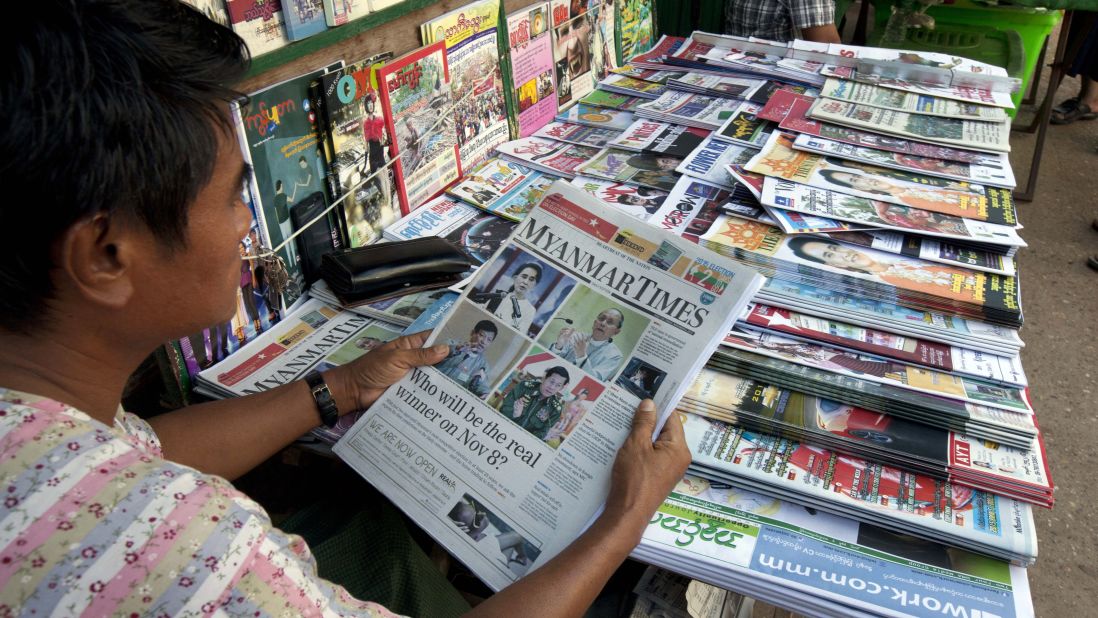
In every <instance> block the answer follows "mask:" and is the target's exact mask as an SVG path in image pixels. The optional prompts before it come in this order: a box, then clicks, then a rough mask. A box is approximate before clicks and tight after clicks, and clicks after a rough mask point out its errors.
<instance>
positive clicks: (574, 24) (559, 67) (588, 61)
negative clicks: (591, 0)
mask: <svg viewBox="0 0 1098 618" xmlns="http://www.w3.org/2000/svg"><path fill="white" fill-rule="evenodd" d="M549 6H550V12H551V17H552V21H553V26H552V31H553V63H554V66H555V67H556V81H557V109H558V110H559V111H563V110H564V109H566V108H567V107H569V106H571V105H573V104H574V103H575V102H576V101H578V100H580V99H582V98H583V97H584V96H585V95H586V94H587V93H589V92H591V91H592V90H594V89H595V82H596V81H597V78H596V75H597V73H596V72H595V71H596V68H597V67H596V66H595V54H596V40H595V39H596V30H597V28H598V26H597V24H596V23H595V19H596V17H597V16H596V15H594V14H589V12H588V9H587V3H586V2H584V1H583V0H551V1H550V3H549ZM595 12H596V13H597V11H595Z"/></svg>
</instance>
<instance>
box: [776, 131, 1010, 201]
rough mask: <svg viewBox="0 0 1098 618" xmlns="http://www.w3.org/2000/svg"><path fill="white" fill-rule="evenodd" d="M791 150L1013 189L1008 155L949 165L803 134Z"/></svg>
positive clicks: (919, 157)
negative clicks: (994, 158) (993, 160)
mask: <svg viewBox="0 0 1098 618" xmlns="http://www.w3.org/2000/svg"><path fill="white" fill-rule="evenodd" d="M793 148H795V149H797V150H805V151H808V152H814V153H816V154H820V155H830V156H833V157H838V158H840V159H847V160H849V161H858V162H860V163H867V164H870V165H879V166H881V167H887V168H890V169H894V170H901V171H905V172H910V173H912V174H926V175H927V176H935V177H938V178H948V179H951V180H961V181H965V182H973V183H977V184H983V185H988V186H992V187H1003V188H1006V189H1013V188H1014V187H1015V186H1016V183H1015V180H1014V171H1013V169H1012V168H1011V165H1010V160H1009V159H1008V158H1007V155H1005V154H1003V155H1000V157H1001V158H1000V160H999V161H996V162H995V163H991V162H990V161H988V162H983V163H963V162H961V161H949V160H947V159H935V158H933V157H921V156H919V155H913V154H905V153H901V152H889V151H888V150H883V149H879V148H869V147H867V146H855V145H853V144H844V143H842V142H839V141H836V140H830V139H826V138H823V137H815V136H813V135H808V134H806V133H801V134H799V135H797V139H796V140H794V141H793Z"/></svg>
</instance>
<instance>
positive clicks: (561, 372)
mask: <svg viewBox="0 0 1098 618" xmlns="http://www.w3.org/2000/svg"><path fill="white" fill-rule="evenodd" d="M570 379H571V376H569V375H568V370H567V369H565V368H564V367H562V366H560V365H556V366H554V367H550V368H549V369H547V370H546V371H545V375H544V376H542V377H541V378H531V379H527V380H522V381H520V382H518V383H517V384H515V385H514V386H513V387H512V388H511V389H510V390H509V391H507V393H506V394H505V395H504V396H503V402H502V404H501V405H500V408H499V411H500V414H503V415H504V416H505V417H507V418H509V419H511V420H512V421H514V422H515V423H517V424H518V425H519V426H520V427H522V428H523V429H525V430H526V431H529V432H530V433H532V434H534V435H535V436H537V437H538V439H540V440H544V439H545V438H546V435H547V434H548V433H549V430H550V429H552V427H553V425H556V424H557V421H559V420H560V417H561V414H563V413H564V403H565V402H564V397H563V396H562V395H561V391H562V390H564V387H566V386H568V382H569V380H570Z"/></svg>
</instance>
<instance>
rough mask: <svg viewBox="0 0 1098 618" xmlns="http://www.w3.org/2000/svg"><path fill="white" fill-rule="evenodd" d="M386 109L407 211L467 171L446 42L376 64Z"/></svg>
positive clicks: (397, 172) (375, 70)
mask: <svg viewBox="0 0 1098 618" xmlns="http://www.w3.org/2000/svg"><path fill="white" fill-rule="evenodd" d="M374 74H375V76H376V82H377V84H378V85H379V86H382V87H381V88H380V93H381V109H382V113H383V114H384V116H385V122H386V123H387V128H388V130H389V135H390V145H389V154H390V156H393V157H397V161H396V163H395V164H394V167H395V168H396V179H397V188H398V189H399V190H400V204H401V212H403V213H404V214H407V213H409V212H411V211H412V210H415V209H416V208H418V207H419V206H420V204H422V203H424V202H426V201H427V200H428V199H430V198H431V197H433V196H435V195H437V194H438V193H440V192H441V191H442V190H443V189H445V188H446V187H448V186H449V185H450V184H452V183H453V182H454V181H455V180H457V179H458V178H459V177H461V161H460V159H459V157H458V146H457V139H456V138H457V132H456V130H455V128H454V115H453V114H451V113H448V112H449V108H450V105H451V98H450V97H451V95H450V70H449V65H448V64H447V61H446V43H445V42H444V41H438V42H436V43H432V44H431V45H427V46H425V47H423V48H420V49H417V50H416V51H413V52H411V53H408V54H405V55H404V56H401V57H400V58H397V59H396V60H394V61H392V62H390V63H388V64H385V65H382V66H380V67H375V68H374Z"/></svg>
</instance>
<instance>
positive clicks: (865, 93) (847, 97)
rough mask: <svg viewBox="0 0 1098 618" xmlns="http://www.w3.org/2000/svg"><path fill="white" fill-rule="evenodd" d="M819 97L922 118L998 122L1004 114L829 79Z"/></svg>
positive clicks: (984, 107) (975, 105) (970, 105)
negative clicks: (919, 115) (924, 116)
mask: <svg viewBox="0 0 1098 618" xmlns="http://www.w3.org/2000/svg"><path fill="white" fill-rule="evenodd" d="M820 96H821V97H824V98H827V99H837V100H840V101H847V102H850V103H859V104H864V105H869V106H870V107H881V108H884V109H891V110H894V111H898V112H909V113H913V114H925V115H927V116H944V117H946V118H961V119H966V120H994V121H999V122H1001V121H1003V120H1006V119H1007V113H1006V111H1004V110H1003V109H1002V108H999V107H990V106H986V105H977V104H973V103H959V102H957V101H952V100H950V99H939V98H936V97H932V96H926V95H919V94H915V93H913V92H904V91H903V90H896V89H892V88H881V87H879V86H873V85H870V84H860V83H858V82H852V81H847V80H841V79H834V78H829V79H828V80H827V81H826V82H824V85H823V87H822V88H820Z"/></svg>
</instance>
